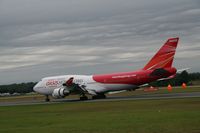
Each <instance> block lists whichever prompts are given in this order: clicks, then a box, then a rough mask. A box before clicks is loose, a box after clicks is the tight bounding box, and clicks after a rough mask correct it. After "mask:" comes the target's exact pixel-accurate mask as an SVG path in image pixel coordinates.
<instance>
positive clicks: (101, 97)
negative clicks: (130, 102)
mask: <svg viewBox="0 0 200 133" xmlns="http://www.w3.org/2000/svg"><path fill="white" fill-rule="evenodd" d="M105 98H106V95H104V94H98V95H94V96H92V99H105Z"/></svg>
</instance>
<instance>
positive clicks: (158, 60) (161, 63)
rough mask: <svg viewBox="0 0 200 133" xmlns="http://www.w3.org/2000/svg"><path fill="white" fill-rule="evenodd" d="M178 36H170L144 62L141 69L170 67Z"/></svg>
mask: <svg viewBox="0 0 200 133" xmlns="http://www.w3.org/2000/svg"><path fill="white" fill-rule="evenodd" d="M178 40H179V38H170V39H168V40H167V42H166V43H165V44H164V45H163V46H162V47H161V48H160V50H159V51H158V52H157V53H156V54H155V55H154V56H153V58H152V59H151V60H150V61H149V62H148V63H147V64H146V66H145V67H144V68H143V70H151V69H157V68H166V67H171V66H172V63H173V59H174V55H175V52H176V47H177V44H178Z"/></svg>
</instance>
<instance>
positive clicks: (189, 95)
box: [0, 92, 200, 106]
mask: <svg viewBox="0 0 200 133" xmlns="http://www.w3.org/2000/svg"><path fill="white" fill-rule="evenodd" d="M192 97H200V92H189V93H167V94H166V93H165V94H142V95H133V96H112V95H110V96H108V97H107V98H106V99H95V100H92V99H89V100H86V101H80V100H79V99H54V100H52V101H50V102H44V101H38V100H28V101H17V102H1V103H0V106H15V105H37V104H55V103H69V102H106V101H126V100H152V99H174V98H192Z"/></svg>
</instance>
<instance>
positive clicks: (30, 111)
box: [0, 98, 200, 133]
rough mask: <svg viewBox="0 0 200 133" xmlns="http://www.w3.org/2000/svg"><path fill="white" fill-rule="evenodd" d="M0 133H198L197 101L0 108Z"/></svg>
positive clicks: (198, 115)
mask: <svg viewBox="0 0 200 133" xmlns="http://www.w3.org/2000/svg"><path fill="white" fill-rule="evenodd" d="M0 132H2V133H9V132H10V133H13V132H14V133H18V132H19V133H161V132H162V133H183V132H184V133H199V132H200V98H185V99H165V100H134V101H113V102H94V103H85V102H74V103H60V104H46V105H27V106H8V107H0Z"/></svg>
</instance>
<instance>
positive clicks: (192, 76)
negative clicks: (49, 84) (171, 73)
mask: <svg viewBox="0 0 200 133" xmlns="http://www.w3.org/2000/svg"><path fill="white" fill-rule="evenodd" d="M195 80H200V73H199V72H197V73H188V72H187V71H183V72H182V73H180V74H176V76H175V78H173V79H169V80H164V81H156V82H152V83H150V85H152V86H158V87H159V86H167V85H168V84H171V85H172V86H180V85H182V83H186V84H187V85H193V84H192V81H195ZM36 84H37V82H28V83H20V84H10V85H0V93H9V94H13V93H30V92H33V87H34V85H36Z"/></svg>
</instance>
